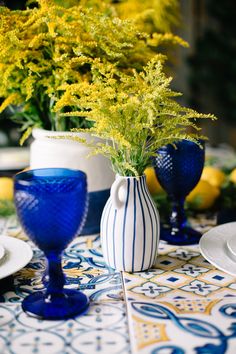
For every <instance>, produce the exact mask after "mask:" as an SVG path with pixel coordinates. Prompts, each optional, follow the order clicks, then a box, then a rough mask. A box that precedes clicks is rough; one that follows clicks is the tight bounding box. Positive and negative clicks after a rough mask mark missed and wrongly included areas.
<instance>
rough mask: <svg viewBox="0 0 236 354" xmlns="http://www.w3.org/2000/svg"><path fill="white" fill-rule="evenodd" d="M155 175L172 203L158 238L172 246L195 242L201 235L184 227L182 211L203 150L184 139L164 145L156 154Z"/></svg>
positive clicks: (198, 174) (199, 168)
mask: <svg viewBox="0 0 236 354" xmlns="http://www.w3.org/2000/svg"><path fill="white" fill-rule="evenodd" d="M154 160H155V166H154V167H155V172H156V176H157V179H158V180H159V182H160V184H161V186H162V187H163V189H164V190H165V191H166V192H167V194H168V197H169V199H170V201H171V204H172V212H171V216H170V221H169V224H170V225H168V226H165V225H162V228H161V239H162V240H165V241H167V242H168V243H171V244H175V245H190V244H195V243H198V241H199V239H200V237H201V233H200V232H198V231H196V230H194V229H192V228H191V227H190V226H188V223H187V218H186V215H185V211H184V202H185V198H186V196H187V195H188V194H189V193H190V192H191V190H192V189H193V188H194V187H195V186H196V184H197V183H198V181H199V179H200V177H201V174H202V170H203V167H204V160H205V150H204V144H203V142H202V141H201V146H199V145H198V144H195V143H193V142H191V141H188V140H180V141H178V142H176V143H175V144H174V145H172V144H168V145H166V146H164V147H162V148H160V149H159V150H158V151H157V156H156V157H155V159H154Z"/></svg>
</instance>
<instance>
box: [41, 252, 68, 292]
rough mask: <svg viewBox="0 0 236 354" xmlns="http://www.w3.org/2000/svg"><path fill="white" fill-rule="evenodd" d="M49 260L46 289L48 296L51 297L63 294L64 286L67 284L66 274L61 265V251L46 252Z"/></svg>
mask: <svg viewBox="0 0 236 354" xmlns="http://www.w3.org/2000/svg"><path fill="white" fill-rule="evenodd" d="M46 257H47V260H48V268H47V274H48V277H49V279H48V283H47V290H46V297H47V298H49V297H50V298H51V297H53V296H54V297H55V296H60V295H62V294H63V287H64V284H65V275H64V273H63V270H62V265H61V253H56V252H50V253H48V254H46Z"/></svg>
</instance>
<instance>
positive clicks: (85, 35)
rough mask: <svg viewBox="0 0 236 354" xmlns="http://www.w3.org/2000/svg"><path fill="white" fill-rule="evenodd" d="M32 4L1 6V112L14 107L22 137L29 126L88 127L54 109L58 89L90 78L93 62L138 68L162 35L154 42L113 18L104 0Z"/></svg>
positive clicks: (40, 0)
mask: <svg viewBox="0 0 236 354" xmlns="http://www.w3.org/2000/svg"><path fill="white" fill-rule="evenodd" d="M34 3H36V5H37V6H33V7H32V8H28V9H27V10H25V11H10V10H9V9H7V8H5V7H1V8H0V48H1V50H0V77H1V81H0V98H2V99H3V102H2V104H1V106H0V113H1V112H2V111H3V110H4V109H6V108H7V107H9V108H10V109H11V110H12V112H13V117H12V118H13V119H14V120H15V121H16V122H17V123H19V124H20V125H21V126H22V131H25V132H26V133H25V134H24V136H23V140H24V139H25V138H26V137H27V136H28V135H29V134H30V133H31V130H32V128H33V127H40V128H44V129H48V130H58V131H59V130H69V129H70V128H73V127H82V128H83V127H88V125H89V124H90V122H89V121H85V120H84V118H83V117H82V116H81V115H80V119H74V118H70V119H64V118H62V116H61V115H60V113H61V112H58V111H56V110H54V107H55V105H56V104H57V102H58V100H59V99H60V98H61V96H62V94H63V91H61V90H60V89H59V87H61V86H62V85H63V84H74V83H83V82H86V83H89V82H91V80H92V71H93V65H94V63H95V65H96V63H97V61H99V62H100V65H104V66H106V65H107V63H112V64H115V65H117V66H118V67H119V69H120V70H121V71H123V72H125V71H127V70H130V69H132V68H135V69H136V70H138V71H139V70H141V69H142V67H143V65H145V64H146V63H147V61H148V60H150V59H151V58H152V57H153V55H154V45H155V46H157V45H158V43H160V44H162V43H163V40H162V35H161V36H160V37H158V38H156V39H155V43H153V40H154V38H151V36H150V35H148V34H146V33H141V32H140V29H139V28H137V27H136V26H135V25H134V23H133V22H132V21H130V20H121V19H119V18H117V17H115V15H114V13H113V11H112V10H109V9H108V7H107V6H105V4H104V3H103V5H102V1H99V2H98V5H99V4H100V6H96V10H95V9H94V8H93V7H92V4H90V2H87V5H85V4H86V2H81V5H80V6H74V7H69V8H65V7H62V6H59V5H57V4H56V3H55V2H54V1H53V0H36V1H34ZM92 3H93V1H92ZM31 5H32V4H31ZM90 6H91V7H90ZM99 8H100V9H101V10H102V11H103V12H98V11H97V9H99ZM124 38H125V40H124ZM169 41H171V38H169Z"/></svg>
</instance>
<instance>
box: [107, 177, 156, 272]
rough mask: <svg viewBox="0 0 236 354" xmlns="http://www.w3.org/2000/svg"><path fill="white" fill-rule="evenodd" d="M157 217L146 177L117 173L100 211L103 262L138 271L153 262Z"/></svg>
mask: <svg viewBox="0 0 236 354" xmlns="http://www.w3.org/2000/svg"><path fill="white" fill-rule="evenodd" d="M159 232H160V220H159V213H158V211H157V209H156V206H155V204H154V202H153V201H152V198H151V195H150V193H149V191H148V189H147V185H146V177H145V176H142V177H140V178H139V179H138V180H137V179H136V178H134V177H121V176H117V178H116V181H115V182H114V183H113V185H112V187H111V195H110V198H109V199H108V201H107V203H106V206H105V208H104V210H103V213H102V219H101V242H102V249H103V255H104V258H105V261H106V263H107V264H108V265H109V266H110V267H112V268H115V269H117V270H123V271H126V272H137V271H143V270H146V269H149V268H151V267H152V265H153V264H154V263H155V259H156V256H157V249H158V243H159Z"/></svg>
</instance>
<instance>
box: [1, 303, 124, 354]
mask: <svg viewBox="0 0 236 354" xmlns="http://www.w3.org/2000/svg"><path fill="white" fill-rule="evenodd" d="M0 353H1V354H8V353H14V354H21V353H24V354H32V353H38V354H45V353H47V354H52V353H53V354H56V353H57V354H72V353H73V354H75V353H81V354H88V353H89V354H95V353H110V354H113V353H114V354H118V353H119V354H122V353H123V354H128V353H129V334H128V327H127V320H126V315H125V305H124V303H123V302H120V303H117V302H115V303H93V304H91V306H90V308H89V310H88V312H87V313H86V314H85V315H84V316H81V317H78V318H76V319H74V320H73V319H71V320H68V321H42V320H37V319H35V318H33V317H29V316H27V315H26V314H25V313H24V312H22V310H21V306H20V305H17V304H11V305H9V304H8V306H7V307H4V306H3V305H0Z"/></svg>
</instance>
